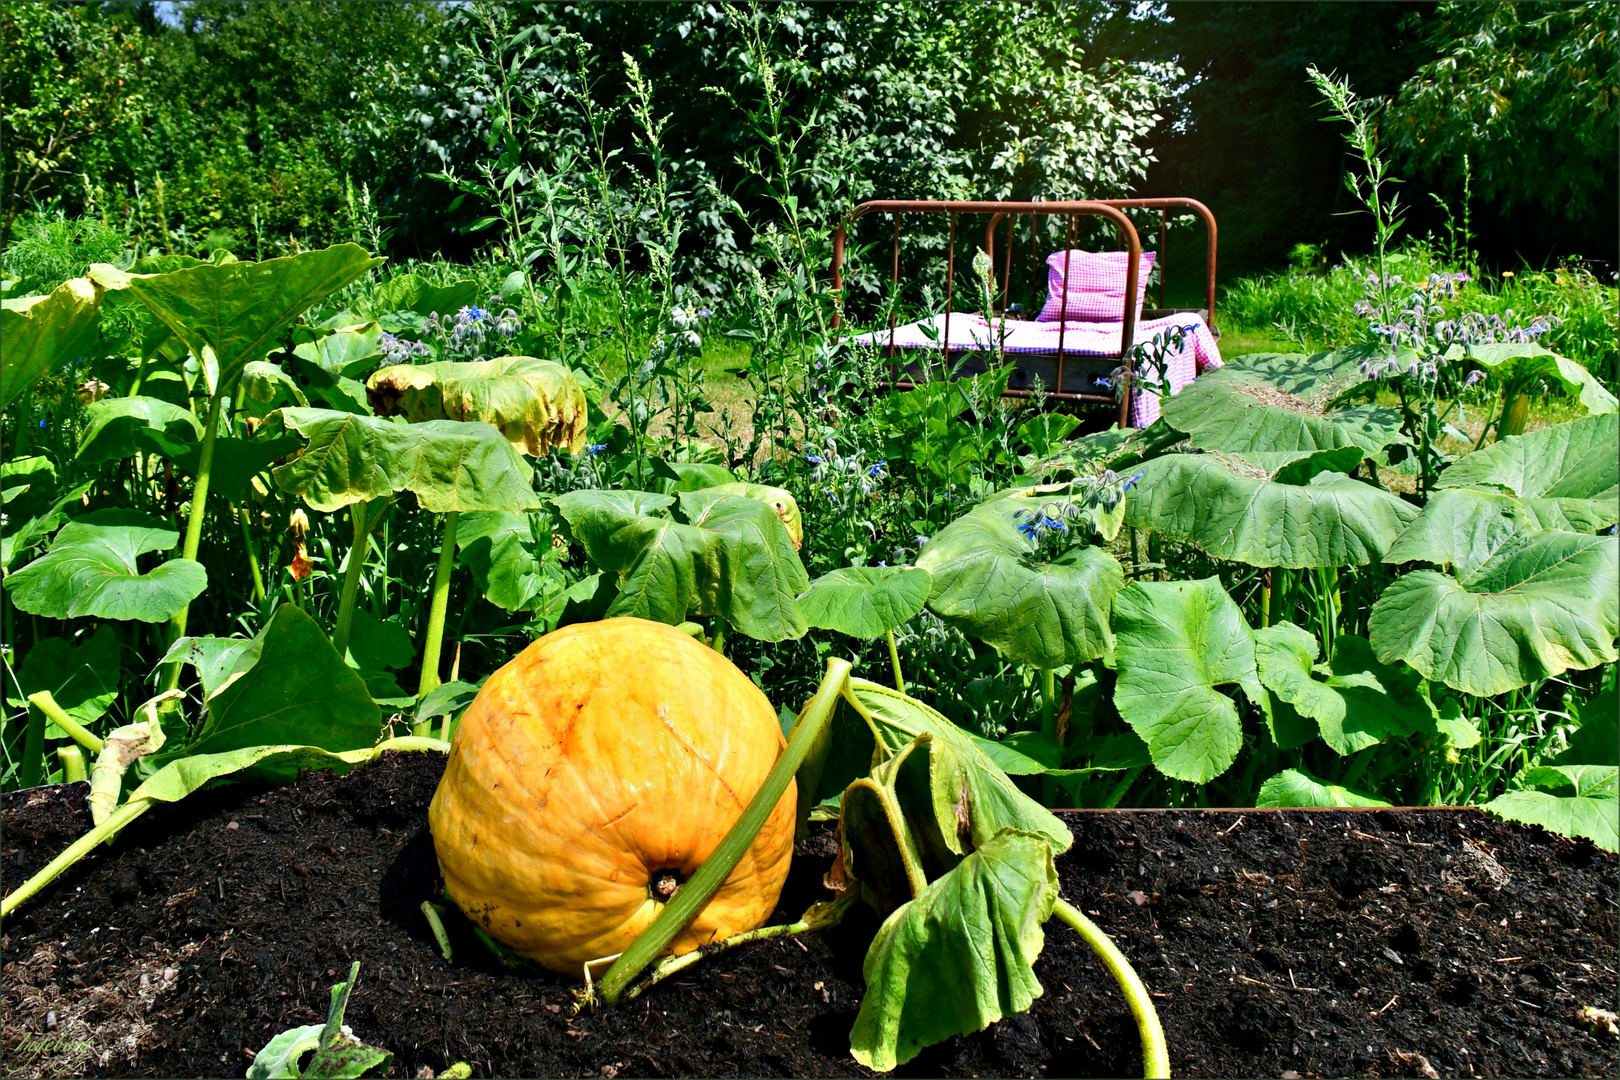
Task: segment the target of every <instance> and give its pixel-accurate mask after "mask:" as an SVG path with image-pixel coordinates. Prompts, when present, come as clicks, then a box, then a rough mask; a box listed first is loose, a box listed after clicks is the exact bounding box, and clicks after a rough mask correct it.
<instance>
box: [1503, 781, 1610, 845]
mask: <svg viewBox="0 0 1620 1080" xmlns="http://www.w3.org/2000/svg"><path fill="white" fill-rule="evenodd" d="M1617 773H1620V769H1617V768H1616V767H1615V766H1614V765H1553V766H1541V767H1539V768H1534V769H1529V770H1526V772H1525V775H1524V776H1523V777H1522V780H1523V782H1524V784H1525V785H1526V786H1525V788H1524V789H1522V790H1519V791H1510V792H1507V793H1506V794H1505V795H1501V796H1498V797H1497V798H1495V799H1492V800H1491V801H1490V802H1488V803H1486V804H1485V805H1484V806H1483V807H1481V809H1483V810H1486V811H1488V812H1490V813H1492V814H1495V815H1496V816H1497V817H1500V818H1504V819H1506V820H1508V821H1519V822H1523V823H1524V824H1526V825H1540V826H1541V827H1542V828H1544V829H1546V830H1547V831H1549V832H1555V833H1557V834H1558V835H1560V836H1584V837H1585V838H1586V839H1588V840H1590V841H1592V843H1594V844H1596V845H1597V846H1598V847H1600V848H1602V849H1603V850H1604V851H1615V850H1617V849H1620V800H1617V799H1616V797H1615V796H1616V774H1617ZM1533 788H1543V789H1547V790H1532V789H1533Z"/></svg>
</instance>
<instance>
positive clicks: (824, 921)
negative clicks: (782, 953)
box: [619, 891, 857, 1001]
mask: <svg viewBox="0 0 1620 1080" xmlns="http://www.w3.org/2000/svg"><path fill="white" fill-rule="evenodd" d="M856 897H857V893H856V892H854V891H851V892H849V893H846V894H845V895H843V896H840V897H839V898H838V899H837V900H832V901H826V902H823V903H818V904H814V905H812V906H811V908H810V910H809V911H807V912H805V913H804V917H803V918H801V919H800V920H799V921H798V922H790V923H778V924H777V925H775V926H762V927H760V928H759V929H758V930H748V931H745V932H743V933H741V934H733V935H732V936H731V937H728V938H724V939H722V940H720V941H716V942H714V943H713V944H711V945H705V946H704V947H703V948H701V949H693V950H692V951H691V952H689V953H684V954H682V955H680V956H666V957H664V958H663V959H662V960H660V961H658V963H656V964H654V965H653V966H652V968H651V970H649V971H648V972H647V977H646V978H645V979H642V980H641V981H640V982H638V983H636V984H635V985H634V986H632V987H630V988H629V989H628V990H626V991H625V992H624V995H623V996H622V997H621V998H620V999H619V1000H620V1001H632V1000H634V999H635V998H638V997H640V996H641V995H642V994H644V993H646V992H647V991H648V990H651V989H652V988H653V987H654V986H655V985H656V984H658V983H660V982H662V981H663V980H665V979H667V978H669V977H670V976H671V975H674V974H677V973H678V972H682V971H685V970H686V969H687V968H689V967H691V966H692V965H693V964H696V963H697V962H698V961H699V960H702V959H704V958H705V957H709V956H713V955H715V954H716V953H722V952H725V951H726V950H727V949H734V948H736V947H737V946H738V945H747V944H748V943H749V942H751V941H767V940H769V939H770V938H777V937H790V936H792V935H794V934H802V933H804V932H805V931H806V930H825V929H827V928H828V927H831V926H837V925H838V924H839V923H840V922H842V921H843V919H844V912H845V911H847V910H849V908H850V906H851V905H852V904H853V903H854V901H855V899H856Z"/></svg>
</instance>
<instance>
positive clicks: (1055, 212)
mask: <svg viewBox="0 0 1620 1080" xmlns="http://www.w3.org/2000/svg"><path fill="white" fill-rule="evenodd" d="M1131 209H1147V210H1158V211H1159V260H1160V261H1159V266H1160V273H1159V305H1160V306H1159V309H1157V310H1154V311H1153V312H1152V313H1151V314H1152V315H1153V316H1155V317H1157V316H1159V315H1163V314H1173V313H1176V312H1181V311H1198V312H1199V313H1200V314H1202V315H1203V317H1204V320H1205V322H1206V323H1208V324H1209V326H1210V327H1211V329H1213V328H1214V325H1215V322H1214V319H1215V252H1216V226H1215V216H1214V214H1212V213H1210V211H1209V208H1208V207H1206V206H1205V205H1204V204H1203V203H1201V202H1199V201H1197V200H1196V199H1186V198H1152V199H1088V200H1080V201H1054V202H1004V201H999V200H998V201H972V200H941V199H875V200H872V201H869V202H864V203H861V204H860V205H858V206H856V207H855V208H854V209H852V210H851V211H850V212H849V213H848V214H846V215H845V217H844V220H843V221H842V222H840V223H839V225H838V228H837V230H836V231H835V232H834V234H833V257H832V287H833V290H834V291H835V292H841V291H842V290H843V287H844V277H843V268H844V249H845V242H846V235H847V230H848V227H849V226H850V225H851V224H853V223H854V222H855V221H857V220H859V219H860V218H863V217H867V216H869V215H871V214H885V213H886V214H892V215H894V234H893V253H892V255H893V257H892V269H891V279H890V280H891V283H892V284H893V285H895V286H896V287H898V286H899V283H900V218H901V215H903V214H910V213H933V214H946V215H948V216H949V219H950V228H949V239H948V241H947V247H946V255H945V261H946V269H945V324H944V332H943V333H942V335H941V341H940V351H941V355H942V356H944V357H945V358H947V359H948V358H949V354H950V319H951V299H952V294H953V291H954V287H955V282H956V220H957V218H958V217H959V216H960V215H962V214H989V215H990V222H989V224H988V225H987V226H986V228H985V240H984V251H985V254H986V255H988V256H989V258H990V265H991V267H992V272H993V269H994V267H995V258H996V246H995V234H996V229H997V228H998V226H999V225H1000V224H1001V221H1002V219H1003V218H1005V219H1007V243H1006V256H1005V258H1004V259H1003V263H1004V269H1003V272H1002V293H1003V296H1005V295H1006V292H1007V289H1008V287H1009V285H1010V282H1011V276H1012V260H1013V242H1012V238H1013V223H1014V222H1015V221H1016V219H1017V217H1018V216H1019V215H1024V214H1027V215H1029V217H1030V226H1031V236H1032V237H1034V236H1037V235H1039V232H1038V225H1039V221H1040V218H1041V217H1043V216H1052V217H1062V218H1064V219H1065V240H1066V246H1065V248H1064V252H1065V260H1064V275H1063V276H1064V281H1065V283H1067V280H1068V259H1067V253H1068V252H1069V251H1072V250H1074V247H1075V244H1076V243H1077V242H1078V228H1079V225H1078V219H1079V218H1081V217H1088V216H1089V217H1101V218H1104V219H1106V220H1108V221H1109V222H1111V223H1112V224H1113V225H1114V227H1115V230H1116V232H1117V234H1118V236H1119V239H1120V241H1121V243H1122V245H1123V246H1124V247H1125V249H1126V251H1127V252H1128V255H1129V257H1128V261H1127V264H1126V269H1125V299H1124V306H1123V311H1122V313H1121V320H1120V348H1119V351H1118V352H1117V353H1110V354H1108V356H1107V357H1105V359H1116V360H1118V361H1119V362H1120V364H1121V365H1122V366H1124V368H1125V370H1126V373H1127V385H1126V388H1125V392H1124V393H1122V394H1119V395H1117V399H1116V395H1112V394H1110V395H1104V394H1095V393H1087V392H1085V391H1073V390H1066V389H1065V388H1064V366H1065V363H1064V361H1065V356H1064V327H1063V324H1064V323H1065V322H1066V321H1067V318H1066V316H1067V313H1068V311H1067V309H1068V289H1067V288H1066V287H1065V289H1064V291H1063V298H1062V300H1061V301H1060V304H1059V315H1058V318H1059V327H1058V347H1057V353H1056V357H1057V372H1056V382H1055V385H1054V386H1053V388H1052V389H1051V390H1050V391H1047V392H1046V395H1045V396H1047V397H1049V398H1052V399H1055V400H1057V401H1072V402H1099V403H1115V402H1116V400H1117V404H1118V408H1119V425H1120V427H1122V428H1123V427H1128V426H1129V424H1130V414H1131V396H1132V387H1131V380H1130V378H1129V376H1131V375H1134V365H1133V357H1132V351H1133V350H1132V345H1133V344H1134V342H1135V334H1136V316H1137V311H1136V303H1135V298H1136V286H1137V277H1138V273H1139V267H1140V261H1141V255H1142V241H1141V237H1140V236H1139V235H1138V233H1137V230H1136V226H1135V225H1134V224H1133V223H1132V221H1131V219H1130V217H1129V216H1128V215H1127V214H1126V213H1125V211H1126V210H1131ZM1172 209H1187V210H1191V211H1193V212H1194V213H1195V214H1197V215H1198V216H1199V217H1201V218H1202V219H1203V221H1204V224H1205V226H1206V228H1207V230H1208V233H1207V244H1206V253H1205V280H1204V304H1205V306H1204V307H1203V308H1202V309H1197V308H1165V307H1164V270H1163V267H1164V250H1165V246H1166V242H1167V240H1168V231H1169V212H1170V210H1172ZM1030 255H1031V260H1032V261H1031V277H1032V281H1034V280H1036V279H1038V274H1039V266H1040V261H1041V260H1040V252H1039V245H1038V243H1034V242H1032V243H1031V248H1030ZM1143 315H1144V316H1147V315H1149V312H1143ZM841 323H842V318H841V315H840V313H838V312H835V313H834V316H833V322H832V325H833V328H834V329H836V328H838V326H839V325H840V324H841ZM894 332H895V317H894V314H893V312H892V311H891V312H890V315H889V355H888V359H889V361H890V373H889V374H890V385H892V386H894V387H896V388H900V389H910V388H911V385H912V384H911V383H909V382H908V381H906V380H902V379H901V378H900V377H899V371H898V365H897V364H896V363H895V362H894V361H895V346H894ZM1087 359H1097V357H1095V356H1088V357H1087ZM1031 394H1032V391H1030V390H1028V389H1016V388H1008V389H1007V390H1006V396H1008V397H1029V396H1031Z"/></svg>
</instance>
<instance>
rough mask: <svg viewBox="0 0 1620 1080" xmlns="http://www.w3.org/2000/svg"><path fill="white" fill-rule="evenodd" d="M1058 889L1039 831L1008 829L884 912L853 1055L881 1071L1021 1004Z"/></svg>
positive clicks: (1031, 992) (1034, 983)
mask: <svg viewBox="0 0 1620 1080" xmlns="http://www.w3.org/2000/svg"><path fill="white" fill-rule="evenodd" d="M1057 896H1058V882H1057V871H1056V869H1055V868H1054V867H1053V865H1052V851H1051V848H1050V847H1048V846H1047V844H1046V842H1045V840H1043V839H1042V838H1040V837H1037V836H1031V835H1029V834H1026V833H1019V832H1015V831H1012V830H1007V831H1004V832H1002V833H1000V834H999V835H997V836H996V837H995V838H994V839H992V840H991V841H990V842H988V843H986V844H985V845H984V846H983V847H981V848H979V849H978V850H977V851H975V852H974V853H973V854H972V855H969V856H968V857H967V858H966V859H964V860H963V861H962V863H961V865H959V866H957V867H956V869H954V870H952V871H951V872H950V873H948V874H946V875H944V876H943V877H941V878H939V879H938V880H937V881H935V882H933V883H932V884H930V885H929V886H928V888H927V889H925V890H924V891H923V892H922V894H921V895H919V896H918V897H917V898H916V899H914V900H912V901H911V902H910V903H908V904H906V905H905V906H904V907H902V908H900V909H899V910H898V911H896V912H895V913H894V914H893V915H890V916H889V918H888V919H887V920H886V921H885V922H884V923H883V926H882V927H881V928H880V929H879V930H878V933H877V937H876V938H875V939H874V940H873V942H872V946H871V948H870V949H869V950H868V951H867V954H866V965H865V969H864V972H865V976H866V995H865V996H864V997H863V998H862V999H861V1011H860V1013H859V1015H858V1016H857V1017H856V1018H855V1027H854V1029H853V1030H852V1031H851V1032H850V1052H851V1053H852V1054H853V1055H854V1057H855V1060H857V1061H859V1062H860V1063H861V1064H862V1065H865V1066H866V1067H867V1068H869V1069H874V1070H876V1071H878V1072H886V1071H888V1070H890V1069H893V1068H895V1067H896V1066H898V1065H901V1064H904V1063H905V1062H907V1061H910V1060H911V1059H912V1058H914V1057H916V1056H917V1053H918V1051H920V1050H921V1049H922V1048H923V1047H925V1046H930V1045H932V1044H934V1043H937V1042H940V1041H941V1040H944V1039H948V1038H950V1037H951V1036H952V1035H962V1034H967V1033H969V1032H974V1031H980V1030H982V1029H984V1028H985V1027H987V1026H988V1025H990V1024H992V1023H994V1022H995V1021H997V1020H999V1019H1001V1018H1002V1017H1003V1016H1014V1015H1017V1014H1018V1013H1021V1012H1024V1011H1025V1010H1027V1009H1028V1008H1029V1006H1030V1004H1031V1003H1032V1002H1033V1001H1034V1000H1035V998H1037V997H1039V996H1040V995H1041V993H1042V989H1041V984H1040V982H1039V980H1037V979H1036V978H1035V972H1034V968H1033V965H1034V963H1035V960H1036V958H1037V957H1039V956H1040V954H1041V949H1042V948H1043V947H1044V946H1045V944H1046V937H1045V934H1044V933H1043V932H1042V930H1041V925H1042V924H1043V923H1044V922H1045V921H1046V920H1047V919H1048V918H1050V917H1051V914H1052V908H1053V906H1054V905H1055V904H1056V902H1057Z"/></svg>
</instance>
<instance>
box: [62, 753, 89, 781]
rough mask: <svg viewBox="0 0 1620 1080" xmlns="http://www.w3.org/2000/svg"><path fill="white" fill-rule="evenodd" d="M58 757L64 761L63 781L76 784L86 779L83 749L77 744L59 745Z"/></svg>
mask: <svg viewBox="0 0 1620 1080" xmlns="http://www.w3.org/2000/svg"><path fill="white" fill-rule="evenodd" d="M56 759H57V760H58V761H60V762H61V763H62V783H64V784H74V783H78V782H79V781H80V780H83V779H85V776H86V773H85V771H84V751H83V750H80V749H79V748H78V747H77V746H63V747H59V748H58V749H57V751H56Z"/></svg>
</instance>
